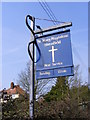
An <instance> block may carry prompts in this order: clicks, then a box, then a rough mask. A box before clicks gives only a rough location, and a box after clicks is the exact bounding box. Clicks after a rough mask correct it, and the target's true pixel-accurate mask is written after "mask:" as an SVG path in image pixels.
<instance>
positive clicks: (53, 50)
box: [49, 46, 58, 62]
mask: <svg viewBox="0 0 90 120" xmlns="http://www.w3.org/2000/svg"><path fill="white" fill-rule="evenodd" d="M56 50H58V49H54V46H52V49H51V50H49V52H52V62H55V60H54V52H55V51H56Z"/></svg>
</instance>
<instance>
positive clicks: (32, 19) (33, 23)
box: [26, 15, 35, 120]
mask: <svg viewBox="0 0 90 120" xmlns="http://www.w3.org/2000/svg"><path fill="white" fill-rule="evenodd" d="M28 18H29V19H30V20H31V27H30V26H29V24H28ZM26 25H27V26H28V28H29V29H30V31H31V40H30V43H33V41H34V34H33V31H34V29H35V18H34V17H32V16H30V15H27V17H26ZM28 50H29V46H28ZM30 51H31V55H32V58H33V59H34V44H33V45H31V46H30ZM30 73H31V74H30V95H29V114H30V118H31V120H34V61H32V60H30Z"/></svg>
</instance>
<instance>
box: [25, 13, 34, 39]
mask: <svg viewBox="0 0 90 120" xmlns="http://www.w3.org/2000/svg"><path fill="white" fill-rule="evenodd" d="M28 18H29V19H30V20H32V21H33V20H34V17H32V16H30V15H27V16H26V25H27V27H28V28H29V30H30V31H31V32H32V34H33V36H34V37H35V33H34V31H33V30H32V28H31V27H30V25H29V23H28Z"/></svg>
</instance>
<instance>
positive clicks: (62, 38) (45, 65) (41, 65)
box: [26, 15, 73, 120]
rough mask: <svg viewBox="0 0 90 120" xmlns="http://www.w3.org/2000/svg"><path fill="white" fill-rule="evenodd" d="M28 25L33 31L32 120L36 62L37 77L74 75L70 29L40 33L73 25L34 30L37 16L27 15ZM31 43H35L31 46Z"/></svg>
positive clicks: (30, 110)
mask: <svg viewBox="0 0 90 120" xmlns="http://www.w3.org/2000/svg"><path fill="white" fill-rule="evenodd" d="M28 19H30V20H31V25H29V22H28ZM26 25H27V27H28V28H29V30H30V32H31V40H30V42H29V44H28V53H29V56H30V58H31V61H30V65H31V66H30V72H31V75H30V103H29V108H30V109H29V112H30V118H31V120H34V63H37V62H38V63H37V64H36V78H37V79H42V78H49V77H50V78H51V77H58V76H67V75H73V70H72V69H73V62H72V53H71V43H70V30H65V31H60V32H57V33H49V34H44V35H43V34H42V35H41V36H39V37H38V34H40V33H45V32H51V31H54V30H58V29H62V28H65V27H70V26H72V23H71V22H70V23H63V24H60V25H56V26H52V27H49V28H45V29H42V30H38V31H34V29H35V18H34V17H32V16H30V15H27V16H26ZM35 35H36V36H35ZM31 44H33V45H32V46H31ZM34 45H35V46H36V49H37V51H36V61H35V60H34V59H35V58H34ZM64 53H65V54H64ZM50 56H51V57H50ZM56 58H57V59H56ZM66 58H67V59H66ZM54 69H55V70H54Z"/></svg>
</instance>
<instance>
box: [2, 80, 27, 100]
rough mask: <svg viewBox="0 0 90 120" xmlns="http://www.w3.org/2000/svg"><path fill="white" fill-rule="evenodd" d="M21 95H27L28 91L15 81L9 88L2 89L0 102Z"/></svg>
mask: <svg viewBox="0 0 90 120" xmlns="http://www.w3.org/2000/svg"><path fill="white" fill-rule="evenodd" d="M20 95H21V96H25V95H26V92H25V91H24V90H23V89H22V88H21V87H20V86H19V85H14V83H13V82H11V85H10V88H9V89H3V90H2V91H0V102H7V101H8V100H9V99H16V98H19V97H20Z"/></svg>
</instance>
